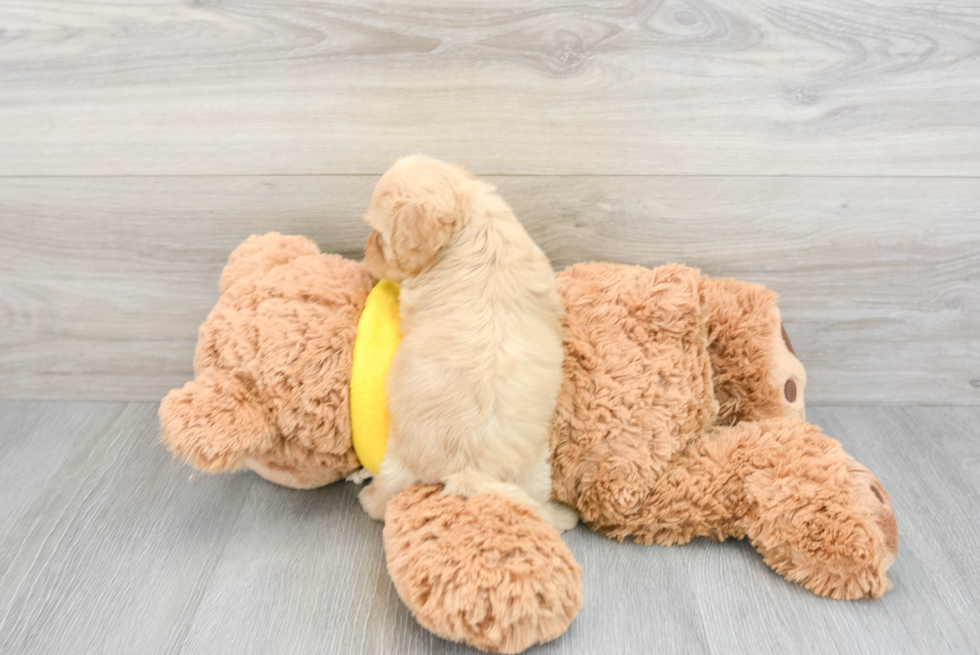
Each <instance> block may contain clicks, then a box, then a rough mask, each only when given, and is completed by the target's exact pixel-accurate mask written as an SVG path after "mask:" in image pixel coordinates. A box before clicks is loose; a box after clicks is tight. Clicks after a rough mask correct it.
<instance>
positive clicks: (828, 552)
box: [746, 447, 898, 600]
mask: <svg viewBox="0 0 980 655" xmlns="http://www.w3.org/2000/svg"><path fill="white" fill-rule="evenodd" d="M838 453H839V457H840V459H837V456H838V455H837V454H838ZM826 456H827V457H829V458H831V459H834V460H835V461H834V463H833V464H831V465H829V466H828V467H827V468H826V469H825V473H823V474H816V475H812V476H811V477H806V476H801V477H793V476H789V477H780V478H774V477H772V475H771V472H766V471H759V472H757V473H755V474H753V475H751V476H749V477H748V478H747V480H746V482H747V487H748V491H749V495H750V500H752V501H753V502H755V503H757V510H756V512H755V515H756V518H755V520H754V521H753V525H752V527H751V528H750V538H751V540H752V542H753V543H754V544H755V545H756V546H757V547H758V548H759V551H760V552H761V553H762V554H763V556H764V558H765V561H766V563H767V564H769V565H770V566H771V567H772V568H773V569H775V570H776V572H778V573H780V574H782V575H784V576H785V577H786V578H787V579H789V580H795V581H797V582H799V583H800V584H802V585H803V586H804V587H806V588H807V589H809V590H810V591H812V592H814V593H815V594H818V595H820V596H829V597H831V598H838V599H849V600H850V599H858V598H878V597H879V596H881V595H882V594H884V593H885V592H886V591H888V590H889V589H890V588H891V582H890V581H889V580H888V576H887V571H888V569H889V567H890V566H891V565H892V563H893V562H894V561H895V556H896V554H897V552H898V529H897V526H896V523H895V514H894V509H893V508H892V505H891V501H890V500H889V498H888V494H887V493H886V492H885V489H884V487H883V486H882V485H881V482H879V481H878V478H876V477H875V476H874V474H873V473H871V471H869V470H868V469H867V468H866V467H864V466H862V465H861V464H859V463H858V462H856V461H854V459H853V458H851V457H850V456H849V455H847V454H846V453H844V452H843V451H842V450H840V449H839V447H837V448H833V449H830V450H829V451H828V453H826ZM809 464H810V465H811V467H813V470H818V469H817V466H816V464H817V462H810V463H809ZM811 473H812V471H811Z"/></svg>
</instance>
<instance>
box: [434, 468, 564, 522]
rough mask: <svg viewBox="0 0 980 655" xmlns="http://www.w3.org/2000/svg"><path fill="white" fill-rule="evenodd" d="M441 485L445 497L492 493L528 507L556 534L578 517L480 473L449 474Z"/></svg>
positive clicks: (507, 483) (520, 488)
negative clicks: (443, 487) (555, 531)
mask: <svg viewBox="0 0 980 655" xmlns="http://www.w3.org/2000/svg"><path fill="white" fill-rule="evenodd" d="M443 484H444V485H445V489H444V491H443V493H446V494H449V495H455V496H464V497H466V498H469V497H471V496H475V495H477V494H481V493H495V494H498V495H500V496H503V497H504V498H507V499H508V500H511V501H513V502H515V503H517V504H519V505H524V506H525V507H527V508H529V509H530V510H531V511H533V512H534V513H535V514H537V515H538V516H539V517H540V518H541V520H543V521H544V522H545V523H548V524H549V525H551V527H553V528H554V529H555V530H558V532H565V531H566V530H571V529H572V528H574V527H575V524H576V523H578V515H577V514H576V513H575V510H573V509H572V508H570V507H565V506H564V505H560V504H558V503H553V502H550V501H545V502H540V501H538V500H536V499H535V498H532V497H531V495H530V494H528V492H527V491H525V490H524V489H523V488H522V487H521V486H520V485H517V484H515V483H513V482H503V481H501V480H494V479H492V478H489V477H487V476H485V475H483V474H482V473H478V472H475V471H463V472H461V473H453V474H451V475H449V476H447V477H446V478H445V479H444V480H443Z"/></svg>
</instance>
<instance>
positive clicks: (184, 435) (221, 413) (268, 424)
mask: <svg viewBox="0 0 980 655" xmlns="http://www.w3.org/2000/svg"><path fill="white" fill-rule="evenodd" d="M253 392H254V382H253V381H252V379H251V378H250V377H249V376H248V374H247V373H244V372H238V373H229V372H226V371H221V370H217V371H215V370H208V371H206V372H205V373H203V374H202V375H201V376H200V377H199V378H198V379H196V380H193V381H191V382H188V383H187V384H185V385H184V386H183V387H181V388H180V389H174V390H173V391H171V392H170V393H168V394H167V396H166V397H165V398H164V399H163V402H161V403H160V426H161V438H162V439H163V441H164V442H165V443H166V444H167V446H168V447H169V448H170V450H171V452H173V453H174V454H175V455H179V456H180V457H181V458H182V459H183V460H184V461H185V462H187V463H188V464H190V465H191V466H193V467H194V468H196V469H199V470H201V471H206V472H208V473H218V472H220V471H227V470H231V469H236V468H239V467H241V466H243V465H244V464H245V458H246V457H248V456H249V455H254V454H257V453H263V452H265V451H267V450H269V449H270V448H271V447H272V446H273V444H274V439H275V437H276V434H277V432H276V428H275V426H274V425H273V423H272V421H271V418H270V416H269V413H268V412H267V411H266V409H265V408H264V407H262V406H261V405H260V404H259V403H258V402H257V401H256V398H255V396H254V393H253Z"/></svg>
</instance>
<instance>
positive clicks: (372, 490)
mask: <svg viewBox="0 0 980 655" xmlns="http://www.w3.org/2000/svg"><path fill="white" fill-rule="evenodd" d="M357 500H359V501H360V503H361V508H362V509H364V511H365V512H367V515H368V516H370V517H371V518H372V519H374V520H375V521H384V520H385V507H386V506H387V504H388V503H387V502H386V501H385V499H384V498H382V496H381V494H379V493H378V488H377V487H376V486H375V485H374V483H373V482H372V483H371V484H369V485H368V486H366V487H364V488H363V489H361V493H359V494H357Z"/></svg>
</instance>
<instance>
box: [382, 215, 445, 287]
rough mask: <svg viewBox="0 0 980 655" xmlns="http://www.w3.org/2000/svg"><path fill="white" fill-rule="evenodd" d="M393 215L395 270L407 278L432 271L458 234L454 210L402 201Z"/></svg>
mask: <svg viewBox="0 0 980 655" xmlns="http://www.w3.org/2000/svg"><path fill="white" fill-rule="evenodd" d="M391 213H392V218H393V219H394V220H393V221H392V226H391V250H392V254H393V255H394V258H395V262H394V263H395V266H396V267H397V268H398V269H399V270H400V271H401V272H402V273H404V274H405V275H406V277H413V276H415V275H419V274H421V273H424V272H425V271H427V270H429V269H430V268H431V267H432V264H434V263H435V260H436V255H438V254H439V251H440V250H442V249H443V247H445V245H446V244H447V243H449V239H450V238H451V237H452V235H453V232H455V231H456V225H457V220H456V212H455V210H454V208H449V207H442V206H440V205H439V204H438V203H436V202H434V201H432V200H400V201H398V202H396V203H395V204H394V206H393V207H392V212H391Z"/></svg>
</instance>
